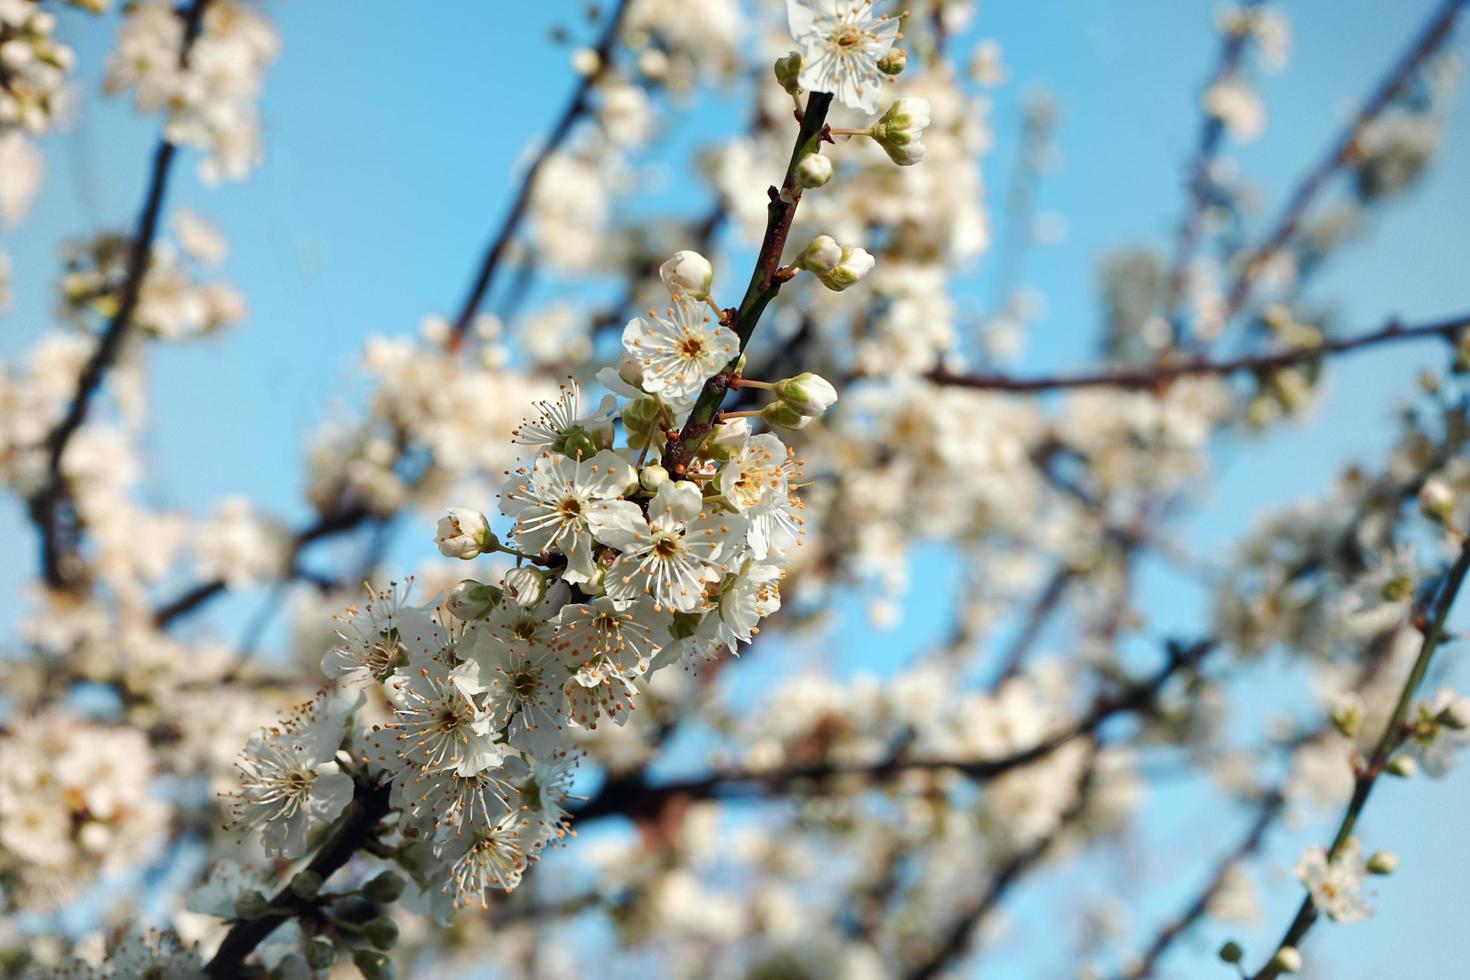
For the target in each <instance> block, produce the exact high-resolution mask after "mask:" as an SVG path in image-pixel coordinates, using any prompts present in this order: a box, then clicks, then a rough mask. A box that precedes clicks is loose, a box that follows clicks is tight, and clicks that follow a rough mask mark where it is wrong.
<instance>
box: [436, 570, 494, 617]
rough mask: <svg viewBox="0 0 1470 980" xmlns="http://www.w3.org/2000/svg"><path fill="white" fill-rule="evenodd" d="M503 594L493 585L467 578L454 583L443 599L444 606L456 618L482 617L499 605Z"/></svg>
mask: <svg viewBox="0 0 1470 980" xmlns="http://www.w3.org/2000/svg"><path fill="white" fill-rule="evenodd" d="M502 597H503V594H502V593H501V591H500V590H499V589H497V588H496V587H495V586H493V585H486V584H485V583H484V582H476V581H475V580H474V579H472V578H467V579H465V580H463V581H462V582H460V583H459V584H458V585H456V586H455V587H454V589H453V591H451V592H450V593H449V597H448V598H447V599H445V600H444V607H445V608H446V609H448V610H449V613H450V615H452V616H454V617H455V618H456V619H462V620H465V621H469V620H472V619H484V618H485V617H486V616H488V615H490V612H491V610H493V609H494V608H495V607H496V606H498V605H500V600H501V598H502Z"/></svg>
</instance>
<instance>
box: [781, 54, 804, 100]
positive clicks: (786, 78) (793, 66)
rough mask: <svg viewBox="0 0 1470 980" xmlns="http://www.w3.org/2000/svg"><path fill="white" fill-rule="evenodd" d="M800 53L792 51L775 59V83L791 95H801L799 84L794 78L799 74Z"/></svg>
mask: <svg viewBox="0 0 1470 980" xmlns="http://www.w3.org/2000/svg"><path fill="white" fill-rule="evenodd" d="M801 65H802V59H801V52H800V51H792V52H790V53H788V54H784V55H782V56H781V57H779V58H777V59H776V65H775V69H776V81H777V82H778V83H780V85H781V87H782V88H784V89H785V90H786V91H787V92H789V93H790V94H792V95H800V94H801V83H800V82H798V81H797V80H796V77H797V76H798V75H800V74H801Z"/></svg>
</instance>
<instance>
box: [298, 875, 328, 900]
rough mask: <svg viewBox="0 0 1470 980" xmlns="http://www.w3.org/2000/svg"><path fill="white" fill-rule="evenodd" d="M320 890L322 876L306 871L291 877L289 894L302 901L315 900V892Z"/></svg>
mask: <svg viewBox="0 0 1470 980" xmlns="http://www.w3.org/2000/svg"><path fill="white" fill-rule="evenodd" d="M321 890H322V876H321V875H319V874H317V873H316V872H315V871H312V870H310V869H307V870H305V871H298V872H296V874H294V875H292V876H291V894H292V895H295V896H296V897H297V898H299V899H301V900H303V901H311V900H312V899H313V898H316V894H317V892H319V891H321Z"/></svg>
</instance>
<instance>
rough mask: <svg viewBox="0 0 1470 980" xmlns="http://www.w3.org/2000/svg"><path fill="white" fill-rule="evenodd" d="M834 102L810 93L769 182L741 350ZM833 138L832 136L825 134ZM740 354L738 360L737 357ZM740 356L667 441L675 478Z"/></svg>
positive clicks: (774, 287)
mask: <svg viewBox="0 0 1470 980" xmlns="http://www.w3.org/2000/svg"><path fill="white" fill-rule="evenodd" d="M831 106H832V96H831V95H829V94H828V93H826V92H812V93H811V94H810V95H808V96H807V100H806V109H805V111H804V112H801V113H799V114H798V115H799V116H800V119H801V129H800V130H799V131H798V132H797V135H796V145H795V146H794V147H792V150H791V160H790V162H788V163H787V165H786V176H785V177H784V178H783V179H782V181H781V187H780V189H779V190H778V189H777V188H775V187H772V188H770V190H769V194H770V198H771V203H770V204H769V205H768V206H767V208H766V232H765V235H764V237H763V238H762V239H761V248H760V253H759V254H758V255H757V256H756V260H755V271H754V272H752V273H751V276H750V284H749V285H748V286H747V287H746V289H745V297H744V298H743V299H742V300H741V301H740V306H739V307H738V308H737V309H734V310H730V311H727V312H728V313H729V314H730V329H731V330H733V331H735V334H736V336H738V337H739V338H740V351H741V353H744V351H745V347H746V345H747V344H749V343H750V338H751V335H752V334H754V333H755V327H756V324H757V323H759V322H760V318H761V314H762V313H763V312H765V309H766V306H767V305H768V304H769V303H770V302H771V300H773V299H775V298H776V294H777V293H778V292H780V291H781V282H782V281H781V279H780V277H778V276H777V275H776V273H777V271H778V270H779V269H780V268H781V253H782V251H783V250H784V249H785V248H786V236H787V235H789V234H790V233H791V221H792V219H793V218H795V217H796V208H797V205H799V204H800V203H801V185H799V184H798V183H797V182H796V165H797V164H798V163H800V162H801V160H802V158H803V157H805V156H806V155H807V154H809V153H817V152H820V150H821V147H822V140H823V138H824V137H826V123H827V110H828V109H829V108H831ZM826 138H828V139H830V137H826ZM738 359H739V358H738V357H737V358H736V360H737V361H738ZM735 363H736V362H735V361H732V362H731V363H730V364H729V365H726V367H725V369H724V370H723V371H721V372H720V373H719V374H716V375H715V376H714V377H712V378H710V379H709V381H707V382H705V385H704V388H703V390H702V391H700V393H699V397H698V398H697V399H696V400H695V402H694V407H693V408H692V409H690V410H689V418H688V419H687V420H686V421H685V423H684V428H683V430H682V431H681V432H680V433H679V435H678V437H677V438H673V439H670V440H669V444H668V445H667V446H666V447H664V454H663V465H664V468H665V469H667V470H668V471H669V472H670V473H672V474H673V475H674V476H675V477H676V478H677V477H682V476H683V475H684V474H685V473H686V472H687V471H688V469H689V464H690V462H691V461H692V460H693V458H694V450H695V448H696V447H697V446H698V445H699V443H700V442H701V441H703V439H704V437H705V436H707V435H709V433H710V432H711V431H713V429H714V427H715V419H716V417H717V416H718V414H719V411H720V405H721V404H722V403H723V402H724V400H725V393H726V392H727V391H729V390H730V382H731V379H732V378H733V374H734V369H735Z"/></svg>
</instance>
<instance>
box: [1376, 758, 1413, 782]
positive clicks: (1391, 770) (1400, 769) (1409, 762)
mask: <svg viewBox="0 0 1470 980" xmlns="http://www.w3.org/2000/svg"><path fill="white" fill-rule="evenodd" d="M1418 770H1419V767H1418V766H1417V765H1416V764H1415V763H1414V760H1413V758H1412V757H1410V756H1407V755H1396V756H1394V757H1393V758H1392V759H1389V760H1388V765H1386V766H1384V767H1383V771H1384V772H1386V773H1388V774H1389V775H1390V776H1397V777H1399V778H1400V779H1408V778H1409V777H1411V776H1413V775H1414V773H1415V772H1417V771H1418Z"/></svg>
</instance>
